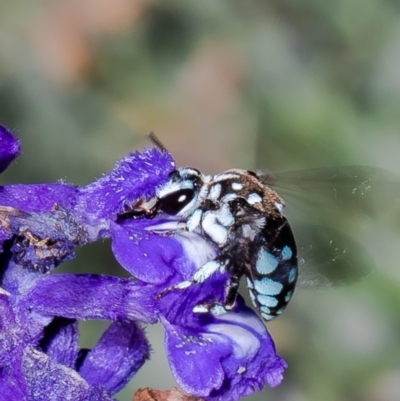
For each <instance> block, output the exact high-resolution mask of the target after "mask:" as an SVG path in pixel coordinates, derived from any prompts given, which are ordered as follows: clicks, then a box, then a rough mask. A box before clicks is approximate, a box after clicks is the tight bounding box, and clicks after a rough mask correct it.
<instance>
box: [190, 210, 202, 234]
mask: <svg viewBox="0 0 400 401" xmlns="http://www.w3.org/2000/svg"><path fill="white" fill-rule="evenodd" d="M202 214H203V212H202V210H201V209H196V210H195V211H194V213H193V214H192V215H191V216H190V217H189V218H188V221H187V228H188V230H189V231H194V230H195V229H196V228H198V227H199V226H200V220H201V216H202Z"/></svg>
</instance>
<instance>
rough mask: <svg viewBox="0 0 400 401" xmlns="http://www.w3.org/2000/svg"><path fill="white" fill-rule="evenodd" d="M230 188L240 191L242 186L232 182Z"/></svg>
mask: <svg viewBox="0 0 400 401" xmlns="http://www.w3.org/2000/svg"><path fill="white" fill-rule="evenodd" d="M231 187H232V189H233V190H234V191H240V190H241V189H243V184H241V183H240V182H232V184H231Z"/></svg>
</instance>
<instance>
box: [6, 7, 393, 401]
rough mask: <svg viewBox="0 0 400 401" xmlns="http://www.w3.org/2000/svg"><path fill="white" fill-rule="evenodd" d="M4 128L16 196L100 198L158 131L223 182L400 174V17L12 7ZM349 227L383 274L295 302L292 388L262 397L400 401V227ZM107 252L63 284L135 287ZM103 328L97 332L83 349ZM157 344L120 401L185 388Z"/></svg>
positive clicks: (76, 265)
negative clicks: (321, 170) (86, 188)
mask: <svg viewBox="0 0 400 401" xmlns="http://www.w3.org/2000/svg"><path fill="white" fill-rule="evenodd" d="M0 122H1V123H2V124H4V125H6V126H8V127H9V128H11V129H13V130H14V132H15V133H16V134H17V135H18V136H19V137H20V139H21V141H22V144H23V152H24V154H23V156H22V157H21V158H20V159H19V160H18V161H17V162H16V163H14V165H13V167H12V168H11V169H9V170H8V171H7V172H6V173H5V174H4V175H3V176H2V183H11V182H24V183H34V182H46V181H55V180H57V179H59V178H65V179H67V180H68V181H69V182H72V183H75V184H85V183H88V182H90V181H91V180H93V178H94V177H99V176H100V175H101V174H102V173H103V172H106V171H109V170H110V169H111V168H112V166H113V164H114V162H115V161H116V160H117V159H118V158H120V157H122V156H123V155H125V154H126V153H127V152H129V151H132V150H136V149H140V148H142V147H143V146H149V145H150V144H149V142H148V141H147V139H146V134H147V133H148V132H149V131H154V132H156V134H157V135H158V136H159V137H160V139H161V140H162V142H164V144H165V145H166V146H167V148H168V149H169V151H170V152H171V153H172V154H173V155H174V156H175V158H176V160H177V162H178V164H179V165H185V164H188V165H193V166H196V167H198V168H200V169H202V170H204V171H206V172H209V173H215V172H219V171H221V170H223V169H227V168H230V167H242V168H268V169H270V170H272V171H284V170H296V169H305V168H312V167H320V166H325V167H326V166H335V165H345V164H360V165H373V166H379V167H384V168H387V169H389V170H391V171H394V172H396V171H397V172H400V158H399V151H400V135H399V132H400V3H399V2H398V1H395V0H362V1H361V0H325V1H322V0H279V1H277V0H266V1H261V0H258V1H256V0H254V1H252V0H248V1H236V0H229V1H228V0H219V1H212V0H200V1H195V0H180V1H178V0H177V1H175V0H172V1H164V2H161V1H155V0H153V1H152V0H138V1H133V0H58V1H54V0H43V1H40V2H39V1H37V2H27V1H2V2H1V4H0ZM391 201H392V199H386V198H385V196H384V195H383V196H382V199H381V200H380V204H379V205H377V206H378V208H382V209H386V208H387V207H388V206H390V203H391ZM342 223H343V224H344V227H345V230H346V231H347V232H348V233H349V234H350V235H352V236H353V237H355V238H357V240H359V241H360V242H361V243H363V244H364V246H365V247H366V248H367V249H368V250H369V254H371V255H372V256H371V257H372V259H373V261H374V263H375V264H376V265H377V267H378V268H377V269H376V270H375V271H374V272H373V274H371V275H370V276H369V277H367V278H366V279H365V280H363V281H362V282H360V283H357V284H356V285H353V286H350V287H345V288H340V289H333V290H329V291H305V290H299V291H297V293H296V294H295V297H294V299H293V301H292V302H291V304H290V306H289V308H288V309H287V312H286V313H285V314H284V315H283V316H282V317H280V318H279V319H276V321H273V322H271V323H270V324H268V328H269V330H270V331H271V333H272V335H273V337H274V339H275V342H276V346H277V349H278V351H279V353H280V354H281V355H282V356H283V357H284V358H285V359H286V361H287V362H288V364H289V368H288V369H287V371H286V374H285V380H284V381H283V383H282V384H281V386H280V387H278V388H276V389H265V390H264V391H263V392H262V393H260V394H255V395H253V396H251V397H250V398H249V399H251V400H254V401H256V400H274V401H286V400H287V401H321V400H323V401H398V400H400V313H399V310H400V271H399V266H398V264H399V263H398V260H399V258H400V247H399V243H400V242H399V241H400V236H399V231H400V230H399V226H398V225H396V224H392V223H393V222H391V221H390V219H388V218H386V219H382V220H374V221H372V222H370V224H369V226H368V229H364V228H363V227H361V229H360V227H358V226H357V227H356V225H355V224H354V227H353V224H352V220H351V219H349V220H348V218H347V217H346V220H344V221H342ZM109 248H110V247H109V243H107V242H105V243H99V244H94V245H92V246H89V247H86V248H84V249H82V250H80V251H79V252H78V258H77V260H75V261H74V262H73V263H70V264H68V265H66V266H65V267H64V266H63V269H64V271H79V272H102V273H107V274H124V272H123V271H122V269H121V268H120V267H119V266H118V265H117V263H116V262H115V261H114V259H113V256H112V254H111V252H110V249H109ZM368 257H369V256H368ZM104 327H105V324H103V323H99V322H85V323H83V324H82V325H81V328H82V338H81V343H82V346H91V345H93V344H94V343H95V342H96V340H97V338H98V337H99V336H100V334H101V331H102V330H103V329H104ZM147 330H148V333H149V337H150V339H151V342H152V346H153V349H154V351H153V354H152V359H151V361H150V362H148V363H147V364H146V365H145V367H143V368H142V370H141V371H140V373H139V374H138V375H137V376H136V377H135V378H134V379H133V380H132V382H131V383H130V384H129V386H127V387H126V388H125V389H124V390H123V391H122V392H121V393H120V394H119V395H118V399H119V400H121V401H125V400H131V399H132V396H133V393H134V391H135V389H137V388H139V387H145V386H153V387H155V388H158V389H167V388H170V387H172V386H173V385H174V381H173V379H172V376H171V374H170V372H169V369H168V366H167V362H166V358H165V355H164V350H163V334H162V328H161V327H159V326H154V327H149V328H148V329H147Z"/></svg>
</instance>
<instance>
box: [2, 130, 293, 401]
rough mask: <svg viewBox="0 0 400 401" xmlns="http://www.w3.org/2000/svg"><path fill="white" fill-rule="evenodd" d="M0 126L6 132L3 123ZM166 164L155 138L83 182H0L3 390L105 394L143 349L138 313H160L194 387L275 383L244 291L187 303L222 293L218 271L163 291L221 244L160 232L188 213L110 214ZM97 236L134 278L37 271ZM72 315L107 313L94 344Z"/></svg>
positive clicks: (187, 387) (268, 343)
mask: <svg viewBox="0 0 400 401" xmlns="http://www.w3.org/2000/svg"><path fill="white" fill-rule="evenodd" d="M0 135H3V136H7V138H9V137H10V133H9V132H7V131H6V130H5V129H2V131H0ZM0 143H3V142H1V137H0ZM9 143H10V144H11V145H10V146H8V145H7V146H4V147H2V149H1V150H0V166H3V169H4V168H5V167H6V166H7V165H8V164H9V163H10V161H11V160H12V159H13V158H14V157H16V155H17V154H18V147H17V148H16V147H15V146H16V145H15V141H14V142H13V141H10V140H9ZM11 149H14V150H11ZM15 149H17V151H16V150H15ZM174 167H175V164H174V161H173V159H172V158H171V156H170V155H169V154H168V153H167V152H165V151H160V150H158V149H156V148H153V149H148V150H144V151H143V152H142V153H133V154H130V155H128V156H127V157H126V158H124V159H122V160H121V161H120V162H118V164H117V165H116V167H115V169H114V170H113V171H112V172H111V173H110V174H108V175H105V176H104V177H103V178H101V179H100V180H98V181H95V182H94V183H92V184H89V185H87V186H85V187H82V188H79V187H74V186H72V185H68V184H66V183H63V182H60V183H56V184H41V185H31V186H25V185H10V186H5V187H0V241H1V243H2V247H3V248H2V249H3V263H2V266H3V267H2V271H3V274H2V280H1V287H2V289H3V290H2V294H0V295H1V297H2V298H0V300H3V301H4V302H3V304H1V305H2V306H1V307H2V308H3V312H2V314H1V316H2V317H1V319H2V321H0V323H1V326H0V375H1V378H0V381H1V382H2V383H4V385H5V386H8V387H7V388H9V389H10V390H9V391H10V392H9V394H10V398H9V399H29V397H32V394H35V396H37V397H38V398H37V399H41V398H40V397H44V394H45V393H46V394H47V399H48V398H51V397H49V394H55V396H54V397H56V395H57V394H59V393H57V392H58V391H61V389H60V388H59V387H60V385H59V383H60V382H62V383H64V384H65V388H67V389H68V391H70V392H71V394H74V396H73V397H72V396H71V397H72V398H73V399H93V400H103V399H104V400H106V399H110V398H107V397H110V396H111V394H114V393H115V392H116V391H118V390H119V389H121V388H122V387H123V386H124V385H125V384H126V382H127V381H128V380H129V379H130V378H131V377H132V376H133V375H134V373H135V372H136V371H137V370H138V369H139V368H140V366H141V364H142V363H143V362H144V361H145V359H146V358H147V356H148V347H147V342H146V339H145V337H144V334H143V331H142V330H141V328H140V327H139V326H138V323H139V322H143V323H154V322H157V321H161V322H162V324H163V325H164V328H165V333H166V336H165V344H166V350H167V355H168V359H169V363H170V366H171V370H172V372H173V374H174V376H175V379H176V381H177V383H178V384H179V386H180V387H181V388H182V389H183V390H184V391H186V392H188V393H190V394H193V395H196V396H199V397H203V398H205V399H209V400H221V401H224V400H236V399H239V398H240V397H241V396H244V395H248V394H251V393H252V392H254V390H261V389H262V388H263V387H264V385H265V384H268V385H270V386H276V385H278V384H279V383H280V382H281V380H282V373H283V370H284V368H285V367H286V364H285V362H284V361H283V360H282V359H281V358H280V357H279V356H277V355H276V353H275V348H274V344H273V341H272V339H271V337H270V336H269V334H268V332H267V330H266V328H265V326H264V324H263V323H262V322H261V321H260V319H259V318H258V317H257V315H256V314H255V313H254V312H253V311H251V310H250V309H248V308H247V307H246V306H245V304H244V302H243V300H241V299H239V300H238V302H237V305H236V307H235V308H234V310H233V311H231V312H229V313H225V314H223V315H220V316H213V315H211V314H209V313H207V314H205V313H195V312H194V311H193V310H194V308H195V307H196V306H197V305H201V304H203V303H206V302H211V301H218V302H223V298H224V288H225V284H226V281H227V279H228V277H227V276H226V274H221V273H216V274H214V275H213V276H212V277H211V278H209V279H207V280H206V281H205V282H204V283H202V284H199V285H192V286H190V287H188V288H186V289H185V290H173V291H168V292H165V289H167V288H169V287H171V286H172V285H174V284H176V283H179V282H182V281H185V280H190V279H191V277H192V276H193V274H194V272H195V271H196V270H197V269H198V268H199V267H200V266H202V265H203V264H204V263H206V262H207V261H209V260H211V259H213V258H214V257H215V256H216V255H217V253H218V250H217V249H215V248H214V247H213V246H212V245H211V244H210V243H209V242H207V240H206V239H205V238H203V237H202V236H201V235H200V234H199V233H188V232H186V231H182V232H175V233H174V234H173V235H163V232H164V231H165V230H167V231H169V232H171V230H174V228H175V229H176V227H177V226H178V225H179V224H182V223H184V222H182V221H176V220H175V219H173V218H170V217H165V216H158V217H156V218H154V219H144V218H136V219H134V218H132V219H125V220H122V221H121V220H119V219H118V218H117V217H118V214H120V213H121V212H124V210H126V209H127V208H129V207H131V206H132V204H134V203H135V202H138V201H139V200H140V199H144V200H147V199H149V198H150V197H153V196H154V195H155V192H156V189H157V187H159V186H160V185H163V184H164V183H165V182H166V181H167V180H168V176H169V173H170V172H171V171H173V170H174ZM105 237H111V238H112V249H113V253H114V255H115V257H116V258H117V260H118V261H119V263H120V264H121V265H122V266H123V267H124V268H125V269H126V270H127V271H129V273H130V274H131V275H132V276H133V279H120V278H117V277H107V276H99V275H68V274H57V275H47V274H43V273H48V272H50V271H52V270H53V269H54V268H55V267H57V265H58V264H60V263H62V262H64V261H66V260H69V259H71V258H72V257H74V253H73V252H74V249H75V247H77V246H82V245H84V244H86V243H89V242H94V241H96V240H98V239H100V238H105ZM161 294H163V296H161ZM80 319H106V320H110V321H113V322H115V323H113V324H112V325H111V326H110V328H109V329H108V330H107V331H106V333H105V334H104V335H103V337H102V339H101V340H100V341H99V343H98V344H97V346H96V347H95V348H94V349H93V350H91V351H83V350H79V349H78V346H77V337H78V331H77V324H76V322H77V320H80ZM9 333H12V335H9ZM30 368H32V369H30ZM50 372H54V373H52V374H50ZM58 375H59V376H58ZM63 375H65V377H64V376H63ZM36 376H37V377H36ZM61 378H63V379H61ZM15 383H18V385H17V386H15V385H14V384H15ZM16 387H18V390H16ZM5 388H6V387H5ZM12 391H20V392H21V393H20V394H18V396H19V395H21V397H20V398H18V396H16V395H15V394H16V393H13V392H12ZM62 391H63V392H65V391H67V390H66V389H64V388H63V389H62ZM74 391H75V392H76V393H72V392H74ZM60 394H61V393H60ZM63 394H64V393H63ZM75 394H76V395H75ZM11 395H13V397H14V398H12V397H11ZM24 397H25V398H24ZM74 397H75V398H74ZM79 397H80V398H79ZM85 397H86V398H85ZM43 399H46V398H43Z"/></svg>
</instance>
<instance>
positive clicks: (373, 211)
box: [258, 166, 400, 220]
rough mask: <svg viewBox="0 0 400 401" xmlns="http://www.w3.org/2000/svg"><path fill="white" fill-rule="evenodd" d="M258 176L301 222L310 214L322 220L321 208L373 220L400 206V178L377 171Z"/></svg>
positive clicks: (343, 169) (342, 169) (364, 168)
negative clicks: (319, 214)
mask: <svg viewBox="0 0 400 401" xmlns="http://www.w3.org/2000/svg"><path fill="white" fill-rule="evenodd" d="M258 176H259V177H260V179H261V181H262V182H263V183H264V184H267V185H268V186H270V187H271V188H273V189H274V190H276V192H277V193H278V194H279V195H280V196H282V198H283V199H284V200H285V203H286V205H287V210H285V214H286V215H287V216H289V215H290V214H293V213H296V216H294V217H296V218H297V219H299V218H301V216H302V213H304V215H305V217H306V218H307V220H308V217H309V215H310V214H311V215H313V216H315V217H316V219H317V220H318V212H320V210H319V209H321V208H323V209H330V210H331V211H332V210H337V211H340V213H344V214H347V215H349V214H350V215H352V216H353V217H356V216H361V217H363V218H373V217H376V216H380V215H382V213H385V212H386V211H387V210H388V208H393V207H397V208H399V206H400V178H399V177H398V176H397V175H395V174H393V173H391V172H389V171H386V170H384V169H381V168H377V167H369V166H343V167H329V168H316V169H310V170H299V171H289V172H283V173H278V174H268V173H259V174H258ZM305 205H307V206H306V207H305ZM310 211H311V213H310Z"/></svg>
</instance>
